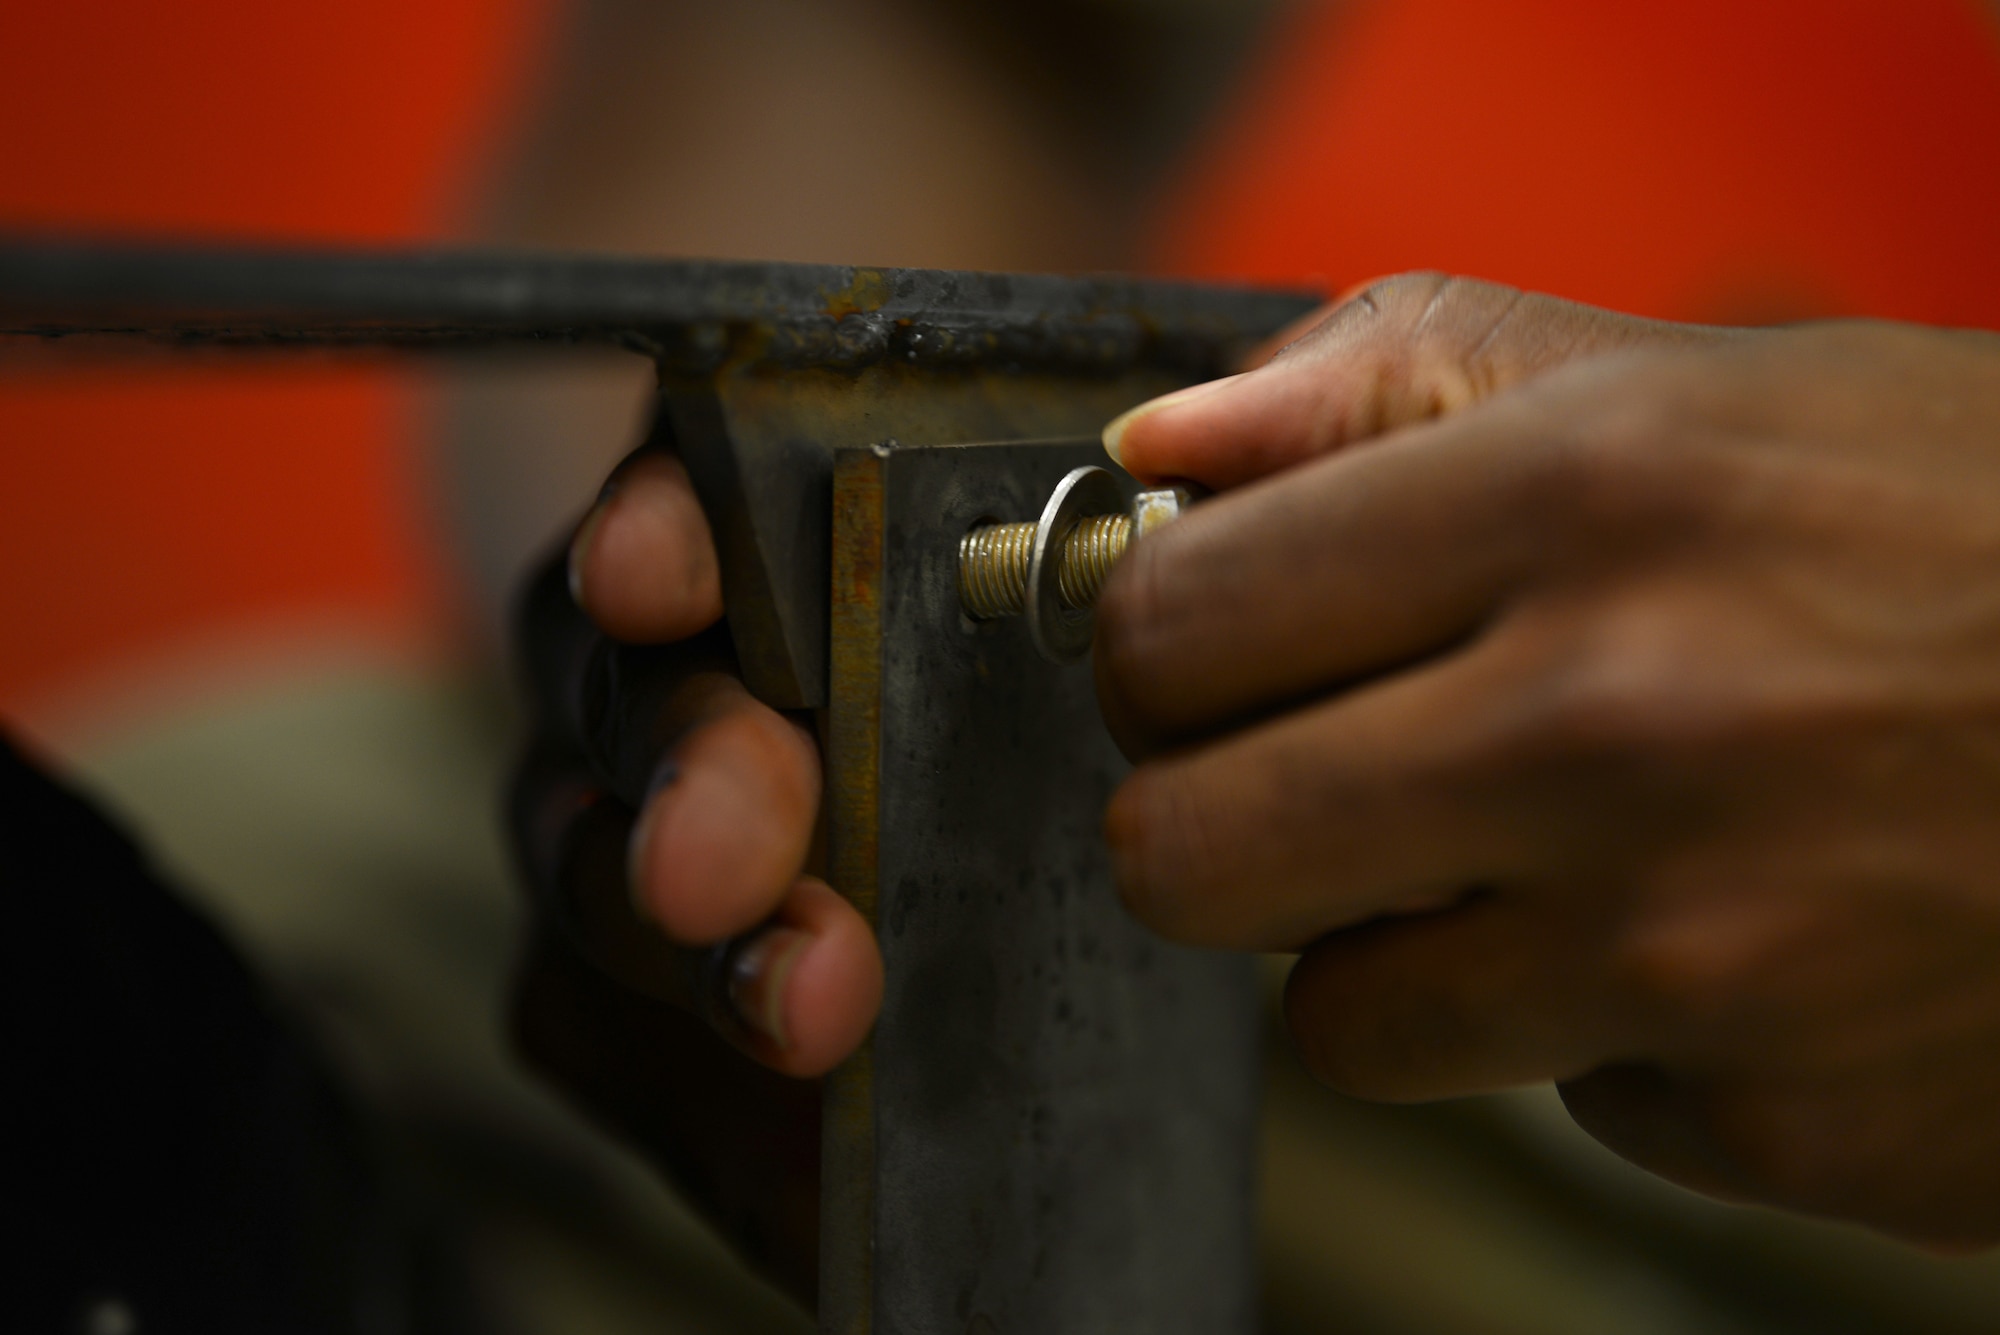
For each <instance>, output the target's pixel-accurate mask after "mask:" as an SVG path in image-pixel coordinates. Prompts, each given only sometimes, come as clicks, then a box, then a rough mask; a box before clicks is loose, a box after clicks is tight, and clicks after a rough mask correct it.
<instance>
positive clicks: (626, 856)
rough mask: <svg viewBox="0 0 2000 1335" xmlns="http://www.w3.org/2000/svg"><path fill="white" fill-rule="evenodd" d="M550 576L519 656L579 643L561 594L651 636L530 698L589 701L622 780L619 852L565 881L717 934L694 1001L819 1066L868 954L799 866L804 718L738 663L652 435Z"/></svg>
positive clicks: (797, 1068)
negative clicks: (748, 685)
mask: <svg viewBox="0 0 2000 1335" xmlns="http://www.w3.org/2000/svg"><path fill="white" fill-rule="evenodd" d="M564 573H565V577H566V582H567V589H568V600H567V601H565V600H564V599H563V598H561V597H560V596H557V597H555V598H549V597H544V598H543V600H542V601H543V604H544V606H545V608H546V610H545V612H544V613H543V614H542V615H541V617H540V623H541V624H540V625H539V626H537V627H536V628H535V629H533V630H531V631H530V632H529V633H530V634H533V635H536V636H539V637H540V638H541V639H542V640H543V642H544V643H543V644H542V645H541V646H540V647H539V648H535V649H531V650H530V652H531V653H537V652H538V653H541V654H543V655H546V654H547V653H548V651H549V650H548V645H549V644H550V643H561V642H563V641H565V640H566V639H567V640H574V639H575V638H576V635H575V632H574V631H571V632H567V633H565V632H563V631H561V630H558V629H553V628H552V627H553V624H554V623H557V622H559V621H560V619H561V618H562V617H563V615H565V614H570V605H571V604H572V603H573V604H574V606H575V607H578V608H581V609H583V611H584V612H585V613H586V614H587V615H588V618H589V621H590V622H591V623H594V626H595V629H596V631H598V632H601V633H602V637H608V638H609V640H611V641H613V642H615V644H622V645H629V646H658V647H654V648H647V649H632V650H620V649H617V648H615V647H613V646H606V645H603V642H602V639H601V637H600V636H598V635H596V634H592V633H591V632H590V631H588V630H586V631H585V633H584V634H585V639H586V640H587V641H589V642H590V643H591V644H592V645H593V646H595V651H596V652H598V653H599V654H600V655H608V657H605V658H603V660H602V661H601V662H600V663H598V664H596V665H595V666H596V667H598V668H601V669H605V670H601V671H597V672H595V673H594V674H593V673H592V672H591V671H590V670H588V669H586V670H583V671H579V672H571V673H570V674H569V675H568V676H564V674H563V673H562V672H561V671H560V670H559V671H557V672H555V673H554V674H543V675H544V677H545V678H548V679H550V680H551V682H552V685H550V686H548V687H545V688H543V690H542V692H541V693H542V694H543V695H545V696H556V697H559V698H557V699H555V700H553V701H551V702H550V703H549V707H547V708H545V709H544V710H543V711H542V717H543V718H544V719H545V720H547V719H550V718H559V717H563V716H565V715H568V716H578V714H579V711H582V712H591V711H594V713H593V716H592V718H591V719H590V720H589V721H588V722H586V723H585V724H584V725H583V726H584V727H585V729H586V730H589V731H591V732H592V733H593V734H594V736H595V739H596V740H597V741H598V742H599V743H601V749H602V750H603V751H605V752H610V753H613V754H615V755H617V756H618V757H619V760H618V765H619V768H621V769H622V770H624V771H626V772H627V773H629V775H630V776H631V778H630V781H629V782H628V784H627V787H628V788H629V789H631V790H632V791H628V792H627V793H625V794H624V795H623V796H624V797H625V798H626V799H627V800H626V803H625V804H624V806H625V809H624V810H623V811H622V812H621V815H622V819H621V820H619V821H611V822H605V824H606V827H607V828H606V829H605V830H604V831H603V832H601V833H598V834H597V835H596V836H595V837H596V838H598V839H600V840H603V841H608V842H615V843H616V844H617V845H618V847H619V849H620V850H622V856H618V857H610V856H602V857H598V858H596V859H595V861H594V862H593V863H592V865H593V866H594V867H596V868H597V869H598V870H597V871H596V872H595V874H594V875H593V876H592V877H591V878H589V881H590V883H589V884H588V885H587V886H583V887H580V888H579V889H578V891H577V894H578V895H580V896H581V897H582V899H583V900H584V901H587V902H592V903H602V904H604V905H607V906H608V907H607V908H606V909H605V910H604V914H601V915H600V916H606V915H608V916H609V917H613V918H615V917H618V916H621V911H622V909H623V908H624V907H625V906H627V905H629V906H630V907H631V909H632V910H634V912H635V913H636V918H635V919H634V923H635V925H638V924H643V929H644V930H645V931H649V932H650V931H657V932H658V933H659V934H660V936H661V937H663V938H664V940H665V941H667V942H671V943H673V944H675V945H678V946H681V947H688V948H694V949H697V950H708V949H710V948H717V947H724V945H725V943H727V946H726V952H727V960H726V967H725V968H723V970H722V975H723V976H722V977H721V978H720V979H718V980H716V981H718V982H719V983H720V984H721V991H722V993H723V995H721V996H719V997H705V998H700V999H699V1000H700V1001H702V1002H703V1003H704V1005H705V1007H706V1009H708V1010H709V1011H710V1013H711V1015H712V1016H713V1018H714V1019H715V1020H716V1021H717V1028H718V1029H719V1031H720V1032H722V1033H723V1034H724V1035H725V1036H726V1037H728V1038H729V1039H730V1040H731V1041H732V1042H734V1043H736V1044H737V1046H739V1047H740V1048H742V1049H743V1050H744V1051H745V1052H747V1053H748V1054H749V1055H750V1056H752V1057H754V1058H756V1059H757V1060H758V1061H760V1062H762V1063H763V1064H765V1065H767V1066H769V1067H771V1068H772V1069H773V1070H777V1071H780V1072H783V1073H785V1074H787V1075H795V1076H816V1075H820V1074H823V1073H824V1072H826V1071H827V1070H829V1069H831V1068H832V1067H833V1066H835V1065H836V1064H838V1063H839V1062H840V1061H841V1060H842V1059H844V1058H845V1057H846V1056H847V1055H848V1054H849V1053H850V1052H852V1051H853V1050H854V1048H855V1047H856V1046H857V1045H859V1043H860V1041H861V1039H862V1036H863V1035H864V1034H865V1033H866V1032H867V1029H868V1026H869V1024H870V1023H871V1022H872V1021H873V1019H874V1016H875V1010H876V1007H877V1004H878V1002H879V1000H880V993H881V972H882V970H881V956H880V954H879V952H878V951H877V949H876V946H875V941H874V938H873V935H872V934H871V933H870V931H869V929H868V926H867V923H866V922H865V921H864V920H863V919H862V917H861V915H860V914H859V912H857V911H856V910H855V909H854V907H853V906H852V905H851V904H849V903H848V902H847V901H846V900H844V899H842V898H840V897H839V896H838V895H836V894H834V893H833V891H832V890H830V889H829V888H828V887H827V886H826V884H825V883H824V882H823V881H821V880H819V879H817V878H816V877H813V876H810V875H806V874H805V872H806V864H807V860H808V857H809V855H810V854H811V852H812V843H813V832H814V826H815V821H816V818H817V815H818V811H819V797H820V782H821V779H820V760H819V751H818V747H817V744H816V742H815V740H814V737H813V733H812V729H811V724H810V720H809V719H799V718H792V717H788V716H786V715H783V714H780V713H778V712H777V711H776V710H774V709H772V708H770V707H769V706H767V705H764V704H762V703H760V702H759V701H757V700H755V699H753V698H752V697H751V696H750V694H749V692H748V691H747V690H746V689H745V688H744V686H743V684H742V681H741V680H740V678H739V677H738V676H737V675H736V673H735V671H734V663H733V658H732V657H731V651H730V649H729V647H728V641H727V631H726V630H725V629H724V628H723V627H722V626H721V625H720V619H721V616H722V611H723V607H722V591H721V582H720V575H719V570H718V565H717V560H716V555H715V548H714V542H713V539H712V537H711V535H710V532H709V528H708V522H707V519H706V518H705V517H704V516H703V514H702V511H701V507H700V504H699V502H698V501H697V500H696V499H695V495H694V491H693V488H692V486H691V485H690V483H689V481H688V475H687V471H686V469H685V468H683V467H682V465H681V463H680V461H679V460H678V459H676V458H675V457H674V456H673V455H672V454H671V453H668V452H665V451H661V450H656V449H647V450H642V451H640V452H639V453H637V454H635V455H634V456H632V457H631V458H630V459H628V460H627V461H626V462H625V463H624V464H623V465H621V466H620V468H619V469H618V471H617V473H616V474H615V475H614V477H613V479H612V481H611V483H610V484H608V485H607V486H606V488H605V494H604V495H603V496H602V497H601V498H600V499H599V501H598V503H597V505H596V506H595V507H594V508H593V509H592V510H591V512H590V514H589V515H588V516H587V517H586V518H585V519H584V521H583V523H582V524H581V525H580V526H579V527H578V529H577V533H576V536H575V538H574V540H573V541H572V543H571V546H570V549H569V552H568V554H567V560H566V564H565V567H564ZM545 578H546V577H545ZM551 603H556V604H561V606H560V607H551V606H548V605H549V604H551ZM571 615H572V616H573V614H571ZM667 646H673V647H667ZM560 697H566V698H560ZM633 808H636V809H633ZM621 930H623V929H621ZM623 971H624V972H626V973H628V974H634V973H638V974H643V973H645V972H646V971H647V966H644V965H638V964H634V965H631V966H629V967H625V968H624V970H623ZM655 972H657V970H655ZM710 1002H713V1003H716V1004H714V1005H707V1003H710Z"/></svg>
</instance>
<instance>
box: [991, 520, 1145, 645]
mask: <svg viewBox="0 0 2000 1335" xmlns="http://www.w3.org/2000/svg"><path fill="white" fill-rule="evenodd" d="M1131 542H1132V516H1130V515H1088V516H1085V517H1084V518H1082V519H1079V520H1078V521H1077V523H1076V527H1075V528H1072V529H1071V530H1070V531H1069V532H1068V533H1067V534H1066V535H1064V537H1063V543H1062V549H1061V551H1062V557H1061V561H1062V563H1061V564H1060V565H1059V566H1058V567H1057V568H1056V585H1057V587H1058V588H1059V589H1060V590H1061V591H1062V601H1063V606H1064V607H1067V608H1068V609H1070V610H1071V611H1073V612H1087V611H1089V610H1090V609H1091V608H1092V607H1095V606H1096V605H1097V595H1098V594H1100V593H1102V592H1104V581H1106V580H1108V579H1110V578H1111V567H1113V566H1115V565H1117V564H1118V558H1119V557H1121V556H1123V555H1124V554H1125V549H1126V548H1127V547H1128V546H1130V545H1131ZM1034 550H1035V526H1034V524H1032V523H1022V524H981V525H980V526H979V527H978V528H975V529H973V530H971V531H970V532H969V533H967V534H966V535H965V536H964V537H963V538H960V539H959V540H958V597H959V601H960V602H961V603H962V604H963V605H964V607H965V611H966V615H968V616H970V617H972V618H974V619H975V620H979V621H987V620H991V619H992V618H994V617H1013V616H1019V615H1021V611H1022V609H1023V608H1024V607H1026V606H1027V597H1028V560H1029V557H1030V556H1032V555H1033V553H1034Z"/></svg>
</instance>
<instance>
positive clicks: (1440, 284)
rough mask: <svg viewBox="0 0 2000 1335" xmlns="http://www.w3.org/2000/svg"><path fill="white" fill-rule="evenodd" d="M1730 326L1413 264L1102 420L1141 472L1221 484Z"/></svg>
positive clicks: (1129, 464)
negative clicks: (1246, 356) (1541, 378)
mask: <svg viewBox="0 0 2000 1335" xmlns="http://www.w3.org/2000/svg"><path fill="white" fill-rule="evenodd" d="M1726 336H1727V331H1724V330H1721V329H1713V328H1708V327H1705V326H1701V325H1678V324H1668V323H1666V322H1664V321H1659V320H1642V319H1639V318H1638V317H1636V316H1631V315H1619V314H1617V313H1615V312H1612V311H1605V310H1599V309H1597V308H1596V307H1594V306H1581V305H1578V304H1576V303H1575V302H1569V301H1559V300H1557V299H1556V298H1554V297H1544V296H1539V295H1536V294H1533V293H1527V292H1522V291H1520V290H1519V289H1517V288H1511V287H1502V286H1500V285H1499V284H1497V283H1483V282H1479V281H1478V280H1476V279H1469V278H1451V277H1446V276H1443V275H1440V274H1405V275H1403V276H1402V277H1399V278H1389V279H1384V280H1383V281H1381V282H1379V283H1375V284H1373V285H1371V286H1370V287H1368V288H1366V289H1364V290H1363V291H1362V292H1360V293H1359V294H1358V295H1356V296H1355V297H1354V298H1352V299H1351V300H1348V301H1344V302H1341V303H1340V304H1338V305H1336V306H1334V307H1333V308H1332V309H1331V311H1330V312H1328V313H1327V314H1326V315H1325V318H1323V319H1321V320H1320V321H1319V322H1318V324H1317V325H1315V326H1313V327H1312V328H1311V329H1310V331H1309V332H1307V333H1306V334H1305V335H1304V336H1303V337H1301V338H1299V339H1298V340H1297V341H1296V342H1293V343H1291V344H1288V345H1287V346H1285V347H1283V348H1281V349H1279V351H1278V352H1277V354H1276V355H1275V356H1273V357H1272V358H1271V359H1270V360H1269V361H1268V362H1266V363H1265V364H1264V365H1263V366H1261V367H1258V368H1257V369H1256V370H1253V371H1247V372H1245V373H1243V374H1241V375H1233V376H1227V377H1225V378H1223V379H1221V380H1212V381H1209V382H1208V383H1207V384H1202V385H1194V386H1192V387H1190V388H1188V389H1183V390H1180V391H1177V392H1176V393H1173V394H1168V395H1165V396H1164V397H1161V398H1157V399H1154V400H1152V401H1151V402H1150V403H1142V404H1140V405H1139V406H1138V407H1136V408H1134V409H1132V410H1131V411H1130V412H1128V413H1126V414H1125V415H1124V416H1122V417H1120V418H1118V419H1117V420H1116V421H1114V422H1112V423H1111V425H1110V426H1108V427H1106V428H1105V429H1104V448H1105V449H1106V450H1108V451H1109V452H1110V454H1111V457H1112V458H1113V459H1115V460H1117V461H1118V462H1119V463H1121V464H1123V465H1124V466H1125V467H1126V469H1128V470H1129V471H1130V472H1132V473H1133V474H1134V475H1135V476H1138V477H1141V478H1147V479H1166V478H1177V479H1186V480H1189V481H1194V482H1199V483H1201V484H1203V485H1204V486H1207V487H1210V488H1213V489H1215V490H1218V491H1220V490H1224V489H1226V488H1229V487H1234V486H1238V485H1240V484H1242V483H1245V482H1248V481H1251V480H1252V479H1254V478H1259V477H1262V476H1264V475H1265V474H1267V473H1274V472H1276V471H1277V470H1279V469H1281V468H1285V467H1287V466H1289V465H1291V464H1295V463H1298V462H1300V461H1301V460H1304V459H1310V458H1312V457H1314V456H1315V455H1320V454H1325V453H1327V452H1328V451H1330V450H1336V449H1339V448H1341V447H1342V446H1344V445H1351V444H1354V443H1355V442H1357V441H1363V440H1368V439H1370V438H1372V437H1375V436H1380V435H1382V434H1384V433H1386V432H1389V431H1393V430H1394V429H1396V428H1397V427H1400V426H1408V425H1410V424H1411V423H1414V422H1423V421H1428V420H1430V419H1432V418H1436V417H1443V416H1445V415H1447V414H1449V413H1454V412H1457V411H1459V410H1460V409H1462V408H1467V407H1470V406H1472V405H1473V404H1475V403H1478V402H1480V401H1482V400H1484V399H1488V398H1491V397H1492V396H1493V395H1495V394H1498V393H1499V392H1500V391H1502V390H1504V389H1506V388H1508V387H1509V386H1512V385H1517V384H1519V383H1521V382H1522V381H1524V380H1530V379H1533V378H1534V377H1535V376H1538V375H1541V374H1542V373H1544V372H1546V371H1550V370H1554V369H1555V368H1557V367H1559V366H1563V365H1566V364H1568V363H1571V362H1575V361H1580V360H1582V359H1584V358H1586V357H1593V356H1597V355H1600V354H1603V353H1607V352H1614V351H1618V350H1620V349H1626V348H1638V347H1673V346H1689V345H1696V344H1701V343H1707V342H1712V341H1715V340H1717V339H1720V338H1724V337H1726Z"/></svg>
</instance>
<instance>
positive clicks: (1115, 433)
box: [1104, 375, 1239, 467]
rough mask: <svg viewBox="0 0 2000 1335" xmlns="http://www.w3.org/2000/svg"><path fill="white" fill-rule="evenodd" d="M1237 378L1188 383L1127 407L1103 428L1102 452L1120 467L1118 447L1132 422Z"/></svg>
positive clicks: (1121, 459) (1121, 462)
mask: <svg viewBox="0 0 2000 1335" xmlns="http://www.w3.org/2000/svg"><path fill="white" fill-rule="evenodd" d="M1238 378H1239V377H1237V376H1233V375H1226V376H1224V377H1222V379H1220V380H1205V381H1203V382H1202V383H1201V384H1199V385H1189V386H1188V387H1187V388H1186V389H1177V390H1175V391H1174V392H1173V393H1171V394H1162V395H1160V397H1159V398H1157V399H1148V400H1146V402H1144V403H1142V404H1140V405H1139V406H1138V407H1136V408H1127V409H1126V410H1125V411H1124V412H1122V413H1120V414H1118V416H1116V417H1114V418H1112V419H1111V424H1110V425H1109V426H1107V427H1105V428H1104V452H1105V453H1106V454H1108V455H1110V456H1111V462H1113V463H1115V464H1118V465H1120V466H1121V467H1122V466H1123V465H1124V463H1125V460H1124V458H1123V456H1121V455H1120V454H1119V452H1118V451H1119V447H1120V446H1122V445H1123V444H1124V441H1125V433H1126V432H1127V431H1128V430H1130V429H1131V426H1132V424H1133V423H1134V422H1136V421H1138V420H1139V419H1140V418H1142V417H1145V416H1148V415H1150V414H1152V413H1156V412H1158V411H1160V410H1161V409H1162V408H1172V407H1176V406H1178V405H1180V404H1183V403H1186V402H1188V401H1189V400H1190V399H1198V398H1200V397H1201V396H1202V395H1204V394H1208V393H1212V392H1213V391H1215V390H1217V389H1220V388H1221V387H1222V386H1224V385H1226V384H1228V383H1229V382H1230V381H1232V380H1235V379H1238Z"/></svg>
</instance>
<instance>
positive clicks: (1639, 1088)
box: [1556, 1062, 1752, 1201]
mask: <svg viewBox="0 0 2000 1335" xmlns="http://www.w3.org/2000/svg"><path fill="white" fill-rule="evenodd" d="M1556 1088H1557V1092H1558V1093H1560V1094H1561V1095H1562V1101H1563V1106H1564V1107H1565V1108H1567V1109H1568V1110H1569V1115H1570V1117H1571V1118H1573V1119H1574V1120H1575V1122H1576V1124H1577V1125H1578V1126H1579V1127H1581V1128H1582V1129H1583V1131H1584V1132H1585V1133H1586V1134H1587V1135H1589V1136H1590V1137H1591V1138H1592V1139H1593V1140H1596V1141H1597V1142H1598V1143H1599V1144H1601V1145H1603V1146H1604V1147H1605V1148H1606V1149H1608V1150H1610V1151H1611V1152H1612V1153H1613V1154H1616V1155H1617V1156H1618V1157H1619V1158H1621V1159H1624V1160H1625V1161H1626V1162H1628V1163H1631V1164H1635V1165H1637V1166H1638V1167H1640V1168H1643V1169H1645V1170H1646V1171H1647V1172H1649V1173H1653V1174H1655V1175H1656V1176H1659V1177H1663V1178H1666V1179H1667V1180H1668V1181H1669V1182H1676V1183H1679V1184H1680V1185H1681V1186H1683V1187H1686V1188H1688V1189H1689V1190H1690V1191H1698V1192H1700V1193H1701V1194H1702V1195H1704V1196H1712V1197H1714V1198H1716V1199H1717V1200H1724V1201H1743V1200H1749V1199H1752V1193H1751V1191H1750V1189H1749V1184H1748V1182H1746V1181H1745V1179H1744V1177H1743V1175H1742V1173H1741V1171H1740V1170H1739V1169H1738V1168H1736V1166H1735V1165H1733V1164H1732V1163H1731V1162H1730V1159H1729V1156H1728V1155H1726V1154H1724V1153H1723V1151H1722V1149H1721V1147H1720V1146H1719V1145H1717V1144H1716V1142H1715V1141H1714V1139H1713V1138H1712V1137H1711V1136H1710V1135H1709V1134H1708V1131H1707V1126H1708V1122H1709V1103H1710V1094H1709V1089H1708V1086H1707V1082H1706V1081H1701V1080H1696V1079H1693V1078H1690V1077H1687V1076H1682V1075H1678V1074H1675V1073H1673V1072H1669V1071H1667V1070H1665V1069H1663V1068H1661V1067H1658V1066H1654V1065H1651V1064H1649V1063H1642V1062H1614V1063H1610V1064H1608V1065H1606V1066H1604V1067H1602V1068H1600V1069H1598V1070H1594V1071H1590V1072H1588V1073H1586V1074H1584V1075H1581V1076H1578V1077H1576V1078H1575V1079H1571V1080H1565V1081H1562V1082H1560V1083H1559V1084H1558V1085H1557V1087H1556Z"/></svg>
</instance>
